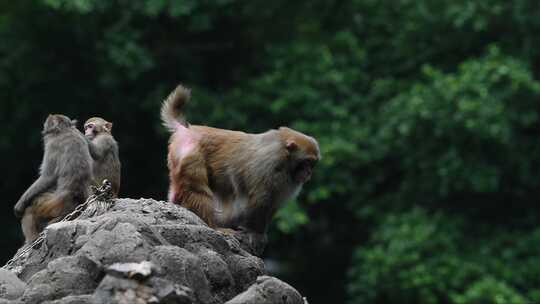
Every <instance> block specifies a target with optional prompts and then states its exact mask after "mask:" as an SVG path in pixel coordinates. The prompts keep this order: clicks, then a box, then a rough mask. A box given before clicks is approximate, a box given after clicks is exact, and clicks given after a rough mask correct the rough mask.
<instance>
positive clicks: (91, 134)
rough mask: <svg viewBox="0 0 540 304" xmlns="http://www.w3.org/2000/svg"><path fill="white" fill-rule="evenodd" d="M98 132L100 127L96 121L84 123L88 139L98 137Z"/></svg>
mask: <svg viewBox="0 0 540 304" xmlns="http://www.w3.org/2000/svg"><path fill="white" fill-rule="evenodd" d="M97 134H98V128H97V126H96V124H95V123H93V122H90V123H87V124H85V125H84V135H85V136H86V137H88V139H90V140H92V139H94V138H95V137H96V135H97Z"/></svg>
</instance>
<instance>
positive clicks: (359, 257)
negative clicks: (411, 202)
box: [348, 208, 540, 304]
mask: <svg viewBox="0 0 540 304" xmlns="http://www.w3.org/2000/svg"><path fill="white" fill-rule="evenodd" d="M470 229H471V225H470V224H466V223H465V221H463V219H461V218H460V219H456V217H455V216H452V217H450V216H445V215H443V214H442V213H435V214H430V213H428V212H426V211H425V210H422V209H418V208H416V209H413V210H411V211H409V212H405V213H400V214H397V215H396V214H391V215H388V216H387V217H386V218H385V219H384V220H383V221H382V222H381V223H380V225H379V226H378V227H377V229H376V230H375V232H374V233H373V235H372V237H371V240H370V241H369V243H367V244H366V246H364V247H362V248H359V249H357V250H356V252H355V254H354V257H353V264H354V265H356V267H353V268H352V269H351V271H350V272H349V277H350V282H349V284H348V292H349V294H350V295H351V301H350V302H351V303H455V304H465V303H467V304H473V303H529V302H530V301H533V303H534V300H527V299H531V298H532V297H535V296H537V291H536V290H535V289H536V288H533V289H532V290H531V291H530V292H523V287H524V286H535V285H536V284H538V283H537V282H538V281H539V279H538V278H537V277H535V276H533V275H531V274H532V273H537V271H538V267H537V266H535V265H537V264H538V262H540V256H539V255H538V249H537V248H533V247H522V246H520V245H518V244H516V241H515V240H517V239H518V238H520V239H521V240H525V239H526V240H527V241H526V242H524V241H520V242H519V241H518V242H517V243H521V244H524V243H527V244H528V245H527V246H530V245H533V244H538V242H539V241H540V238H539V237H538V233H539V232H540V230H538V229H537V230H535V231H534V232H533V233H529V234H527V235H526V236H523V235H518V234H517V233H506V234H505V233H504V232H502V231H497V230H495V231H493V232H492V233H491V234H489V235H483V238H479V240H476V241H475V242H471V237H470V236H469V235H468V233H467V232H468V231H470ZM492 240H495V242H492ZM496 244H498V245H496ZM502 244H504V245H503V246H501V245H502ZM533 246H534V245H533ZM521 264H526V265H527V266H524V267H520V266H518V265H521ZM528 267H532V268H530V269H526V268H528ZM529 297H530V298H529Z"/></svg>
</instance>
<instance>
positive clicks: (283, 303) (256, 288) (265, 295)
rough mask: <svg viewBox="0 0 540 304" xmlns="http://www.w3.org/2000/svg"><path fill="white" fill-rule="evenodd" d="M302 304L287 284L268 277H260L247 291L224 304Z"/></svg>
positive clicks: (296, 292) (299, 296)
mask: <svg viewBox="0 0 540 304" xmlns="http://www.w3.org/2000/svg"><path fill="white" fill-rule="evenodd" d="M278 303H279V304H304V303H305V302H304V299H303V298H302V296H301V295H300V294H299V293H298V291H296V290H295V289H294V288H292V287H291V286H290V285H289V284H287V283H284V282H282V281H280V280H278V279H276V278H273V277H269V276H260V277H258V278H257V282H256V283H255V284H253V285H252V286H251V287H250V288H249V289H248V290H246V291H245V292H243V293H241V294H239V295H238V296H236V297H235V298H234V299H232V300H230V301H228V302H227V303H226V304H278Z"/></svg>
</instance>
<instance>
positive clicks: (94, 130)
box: [84, 117, 113, 140]
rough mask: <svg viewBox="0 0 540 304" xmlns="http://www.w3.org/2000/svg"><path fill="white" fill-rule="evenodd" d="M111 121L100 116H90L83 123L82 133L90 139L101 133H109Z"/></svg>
mask: <svg viewBox="0 0 540 304" xmlns="http://www.w3.org/2000/svg"><path fill="white" fill-rule="evenodd" d="M112 126H113V124H112V122H109V121H106V120H105V119H103V118H101V117H92V118H90V119H88V120H87V121H86V122H85V123H84V135H85V136H86V137H87V138H88V139H90V140H92V139H94V138H95V137H96V136H98V135H99V134H102V133H108V134H111V132H112Z"/></svg>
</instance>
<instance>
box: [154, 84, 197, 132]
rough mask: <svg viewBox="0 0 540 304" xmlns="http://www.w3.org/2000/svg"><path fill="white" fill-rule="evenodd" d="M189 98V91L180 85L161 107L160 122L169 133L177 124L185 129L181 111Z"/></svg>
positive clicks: (185, 123)
mask: <svg viewBox="0 0 540 304" xmlns="http://www.w3.org/2000/svg"><path fill="white" fill-rule="evenodd" d="M190 98H191V90H190V89H188V88H186V87H184V86H183V85H181V84H180V85H178V86H177V87H176V89H174V91H172V92H171V94H169V96H168V97H167V99H165V101H164V102H163V104H162V105H161V120H162V121H163V125H164V126H165V127H166V128H167V129H169V131H171V132H174V131H175V130H176V128H177V126H178V124H181V125H183V126H186V127H187V122H186V120H185V118H184V114H183V112H182V110H183V108H184V105H185V104H186V103H187V102H188V101H189V99H190Z"/></svg>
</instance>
